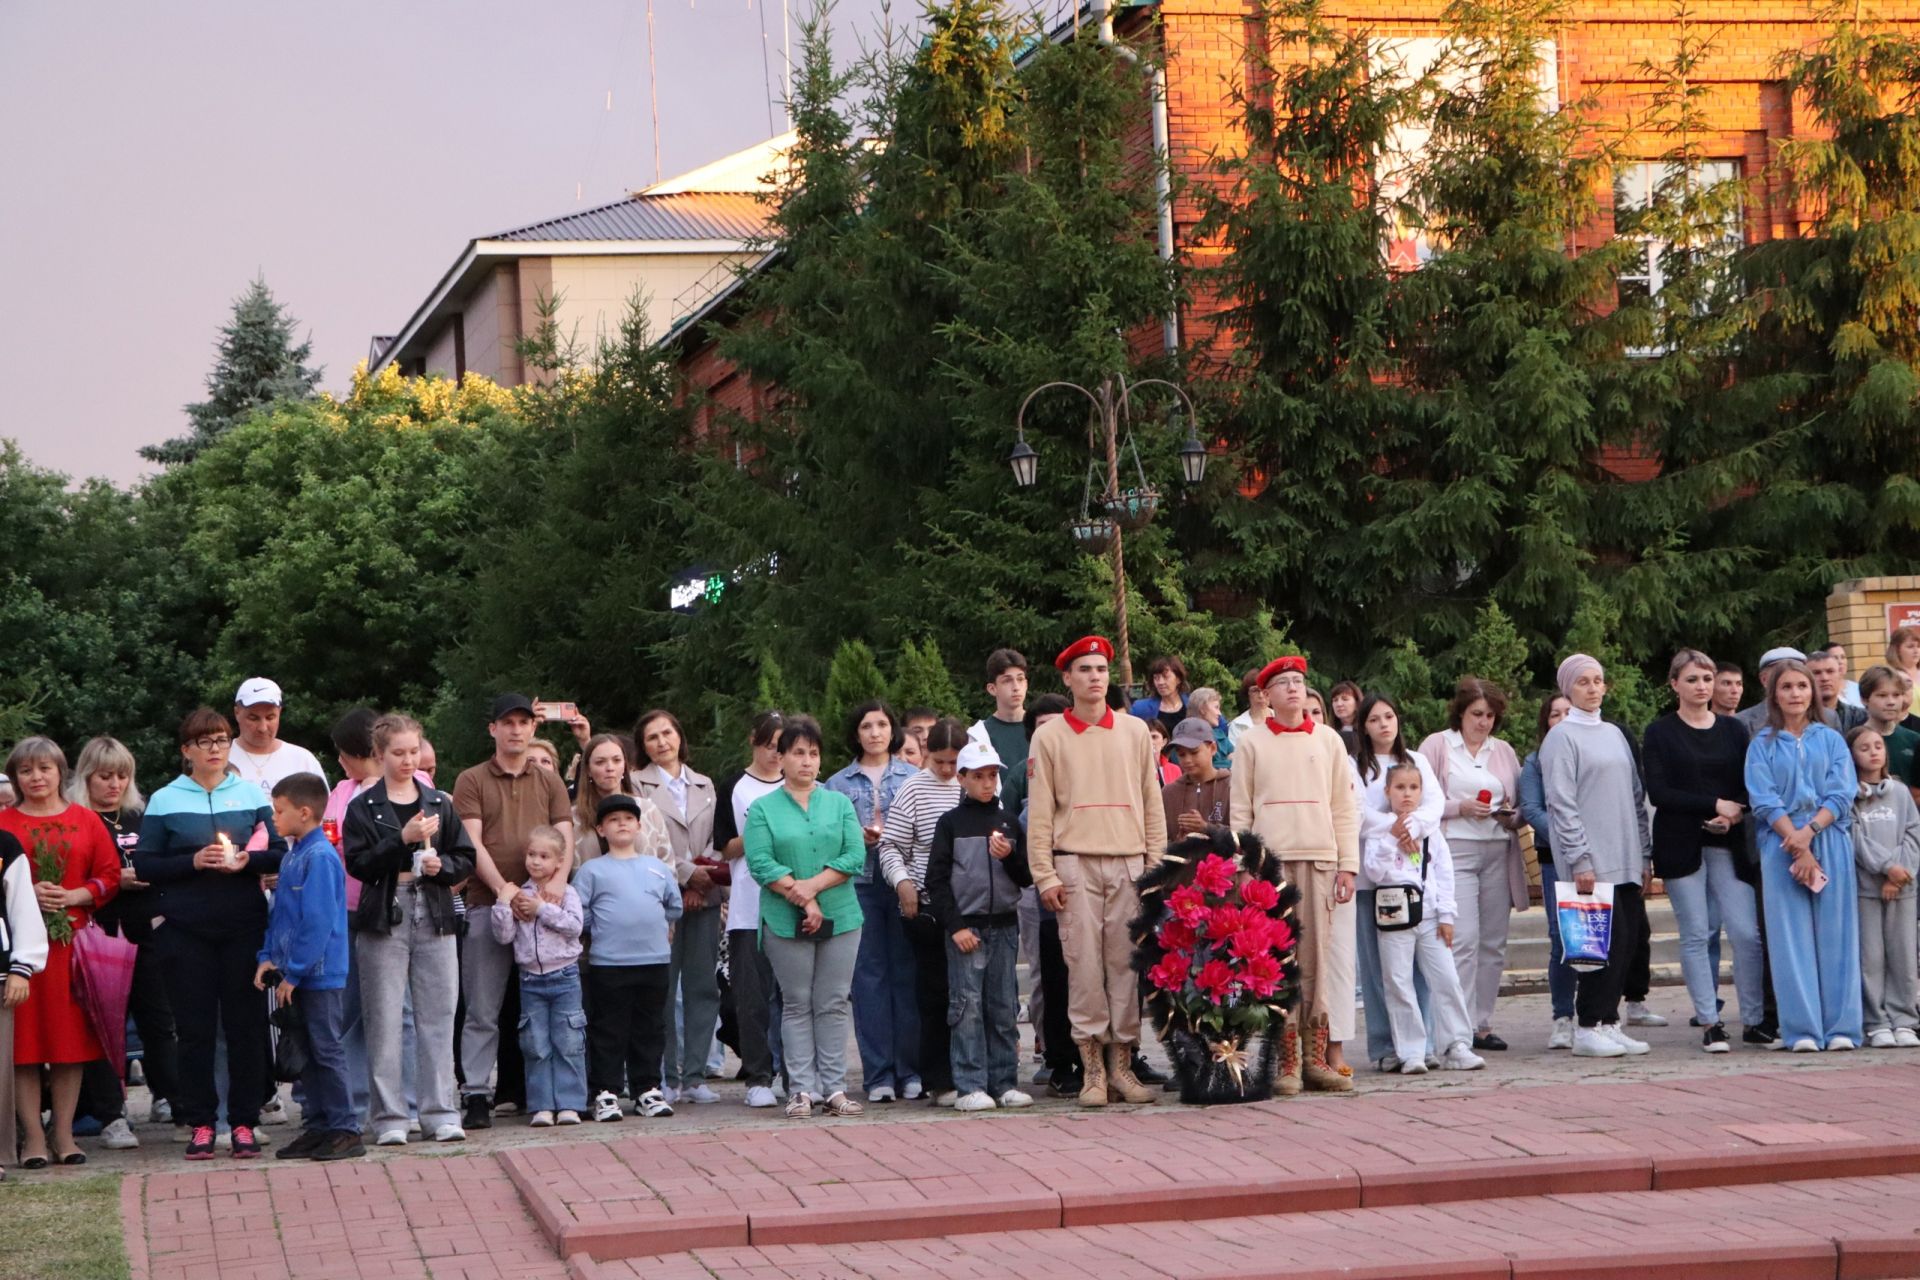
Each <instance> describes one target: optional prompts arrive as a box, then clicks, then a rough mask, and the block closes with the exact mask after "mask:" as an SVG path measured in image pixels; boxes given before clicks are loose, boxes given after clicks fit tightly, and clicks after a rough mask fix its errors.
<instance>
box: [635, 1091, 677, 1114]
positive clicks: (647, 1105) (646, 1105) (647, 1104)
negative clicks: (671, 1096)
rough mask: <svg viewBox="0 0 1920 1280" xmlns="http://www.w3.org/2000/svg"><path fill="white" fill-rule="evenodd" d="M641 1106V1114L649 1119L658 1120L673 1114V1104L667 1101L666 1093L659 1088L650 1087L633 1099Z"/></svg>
mask: <svg viewBox="0 0 1920 1280" xmlns="http://www.w3.org/2000/svg"><path fill="white" fill-rule="evenodd" d="M633 1104H634V1105H635V1106H636V1107H638V1108H640V1114H641V1115H643V1116H645V1117H646V1118H647V1119H649V1120H658V1119H660V1118H661V1117H663V1116H670V1115H672V1114H673V1106H672V1104H670V1103H669V1102H668V1101H667V1098H666V1095H665V1093H663V1092H662V1091H661V1090H659V1089H649V1090H647V1091H646V1092H645V1093H643V1094H641V1095H640V1096H639V1097H637V1098H635V1099H634V1100H633Z"/></svg>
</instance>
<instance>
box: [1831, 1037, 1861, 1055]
mask: <svg viewBox="0 0 1920 1280" xmlns="http://www.w3.org/2000/svg"><path fill="white" fill-rule="evenodd" d="M1854 1047H1855V1046H1854V1043H1853V1037H1852V1036H1834V1037H1833V1038H1832V1039H1830V1040H1828V1041H1827V1052H1828V1053H1845V1052H1846V1051H1847V1050H1849V1049H1852V1048H1854Z"/></svg>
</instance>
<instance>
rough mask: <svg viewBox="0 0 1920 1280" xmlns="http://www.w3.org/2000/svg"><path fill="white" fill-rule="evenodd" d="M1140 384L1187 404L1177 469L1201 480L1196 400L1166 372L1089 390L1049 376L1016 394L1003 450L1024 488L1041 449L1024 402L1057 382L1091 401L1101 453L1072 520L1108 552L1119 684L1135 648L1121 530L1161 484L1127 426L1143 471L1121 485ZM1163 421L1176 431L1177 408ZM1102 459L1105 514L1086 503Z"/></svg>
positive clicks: (1151, 505) (1127, 681) (1082, 538)
mask: <svg viewBox="0 0 1920 1280" xmlns="http://www.w3.org/2000/svg"><path fill="white" fill-rule="evenodd" d="M1142 387H1165V388H1166V389H1167V390H1168V391H1171V392H1172V393H1173V394H1174V395H1175V396H1177V397H1179V403H1180V404H1181V405H1184V406H1185V407H1186V416H1187V431H1186V437H1185V439H1183V440H1182V441H1181V443H1180V474H1181V478H1182V479H1183V480H1184V481H1185V482H1186V483H1187V484H1199V483H1200V481H1201V480H1202V479H1204V478H1205V476H1206V474H1207V450H1206V447H1205V446H1204V445H1202V444H1201V443H1200V437H1199V435H1198V433H1197V431H1196V430H1195V428H1194V425H1193V424H1194V423H1195V422H1197V421H1198V415H1197V414H1195V413H1194V410H1193V401H1192V400H1190V399H1188V397H1187V393H1186V392H1185V391H1182V390H1181V389H1180V388H1179V387H1177V386H1175V385H1174V384H1173V383H1171V382H1168V381H1166V380H1165V379H1163V378H1143V379H1141V380H1140V381H1139V382H1133V383H1129V382H1128V381H1127V380H1126V378H1125V377H1124V376H1115V377H1110V378H1103V379H1101V381H1100V385H1099V387H1098V388H1097V389H1095V390H1091V391H1090V390H1088V389H1087V388H1086V387H1083V386H1081V385H1080V384H1079V383H1077V382H1065V381H1061V382H1046V383H1042V384H1041V385H1039V386H1037V387H1035V388H1034V389H1033V390H1032V391H1029V392H1028V393H1027V397H1026V399H1024V400H1022V401H1021V402H1020V412H1019V413H1018V414H1016V415H1015V417H1014V443H1013V452H1012V453H1010V454H1008V455H1007V464H1008V465H1009V466H1010V467H1012V469H1013V482H1014V483H1015V484H1016V485H1018V486H1020V487H1021V488H1023V489H1024V488H1029V487H1031V486H1032V485H1033V483H1034V481H1035V480H1036V479H1038V477H1039V471H1040V455H1039V454H1038V453H1036V452H1035V451H1034V448H1033V446H1032V445H1030V444H1028V443H1027V428H1026V419H1027V406H1028V405H1030V404H1032V403H1033V401H1034V398H1035V397H1036V396H1038V395H1040V393H1041V392H1043V391H1051V390H1055V389H1060V390H1066V391H1078V392H1079V393H1080V394H1081V395H1083V396H1085V397H1086V398H1087V400H1088V401H1089V402H1090V403H1092V405H1093V410H1094V415H1095V417H1096V418H1097V419H1098V421H1099V424H1100V438H1099V439H1098V440H1096V439H1094V438H1093V431H1092V429H1091V428H1089V429H1088V433H1087V435H1088V439H1087V444H1088V447H1089V449H1090V450H1094V451H1096V452H1098V453H1099V454H1100V455H1101V457H1099V458H1089V460H1088V463H1087V489H1086V493H1085V494H1084V495H1083V496H1082V499H1081V505H1080V519H1078V520H1077V521H1075V522H1074V523H1073V525H1072V526H1071V527H1072V530H1073V536H1074V538H1075V539H1076V540H1077V541H1078V542H1079V543H1080V544H1081V546H1083V547H1085V548H1086V549H1087V550H1089V551H1094V552H1098V551H1102V550H1111V551H1112V552H1113V616H1114V626H1115V629H1116V630H1117V631H1118V632H1119V641H1120V684H1121V687H1122V688H1125V689H1127V690H1129V692H1130V691H1131V690H1132V687H1133V655H1132V651H1131V648H1130V646H1129V642H1128V638H1127V562H1126V549H1125V546H1124V542H1125V537H1124V533H1125V530H1127V529H1129V528H1132V529H1139V528H1143V527H1145V526H1146V524H1147V523H1148V522H1150V521H1151V520H1152V519H1153V516H1154V512H1155V510H1156V509H1157V508H1158V506H1159V500H1160V493H1159V490H1157V489H1155V488H1154V487H1153V486H1151V485H1149V484H1147V482H1146V475H1145V472H1144V471H1141V469H1140V451H1139V449H1137V448H1135V447H1134V444H1133V439H1132V435H1131V432H1130V431H1129V432H1128V434H1127V441H1126V443H1127V447H1128V448H1129V449H1131V450H1132V451H1133V462H1134V469H1135V471H1136V472H1137V473H1139V475H1140V487H1139V488H1137V489H1132V490H1128V491H1126V492H1122V491H1121V488H1120V444H1121V434H1122V428H1123V425H1124V426H1128V427H1130V426H1131V423H1132V394H1133V392H1135V391H1138V390H1139V389H1140V388H1142ZM1168 424H1169V426H1171V427H1172V428H1173V431H1174V433H1175V434H1176V435H1178V434H1179V431H1180V411H1179V408H1177V407H1176V408H1175V409H1174V410H1173V411H1172V412H1171V413H1170V414H1169V415H1168ZM1101 460H1104V461H1105V463H1106V480H1105V488H1104V489H1103V490H1102V491H1101V494H1100V509H1101V511H1102V512H1104V514H1103V515H1100V516H1095V515H1094V514H1093V513H1092V512H1091V510H1090V509H1089V507H1090V500H1091V496H1092V490H1093V479H1094V476H1095V474H1096V473H1097V470H1098V464H1099V462H1100V461H1101Z"/></svg>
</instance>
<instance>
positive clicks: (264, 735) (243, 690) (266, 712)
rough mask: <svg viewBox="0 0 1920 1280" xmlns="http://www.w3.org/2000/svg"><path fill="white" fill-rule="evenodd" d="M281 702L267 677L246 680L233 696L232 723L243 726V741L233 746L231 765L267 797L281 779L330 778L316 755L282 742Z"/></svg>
mask: <svg viewBox="0 0 1920 1280" xmlns="http://www.w3.org/2000/svg"><path fill="white" fill-rule="evenodd" d="M282 701H283V699H282V697H281V694H280V686H279V685H277V684H275V683H274V682H273V681H271V680H268V679H267V678H265V677H264V676H254V677H252V678H251V679H249V680H247V681H246V682H245V683H243V684H242V685H241V686H240V691H239V692H238V693H236V694H234V695H233V719H234V723H236V724H238V725H239V726H240V739H239V741H237V742H235V743H234V744H233V753H232V754H231V755H230V756H228V758H227V759H228V763H229V764H231V765H232V766H233V771H234V772H235V773H237V774H239V775H240V777H241V778H242V779H243V780H245V781H247V782H251V783H253V784H254V785H255V786H257V787H259V788H260V790H261V791H263V792H265V793H266V794H268V795H272V794H273V789H274V787H276V786H278V785H279V783H280V781H281V779H283V778H291V777H292V776H293V775H294V774H296V773H314V774H318V775H320V776H321V777H322V778H324V777H326V776H327V771H326V770H325V769H322V768H321V767H320V761H319V759H318V758H316V757H315V756H314V754H313V752H311V751H309V750H307V749H306V748H305V747H296V746H295V745H293V743H291V742H282V741H281V740H280V704H281V702H282Z"/></svg>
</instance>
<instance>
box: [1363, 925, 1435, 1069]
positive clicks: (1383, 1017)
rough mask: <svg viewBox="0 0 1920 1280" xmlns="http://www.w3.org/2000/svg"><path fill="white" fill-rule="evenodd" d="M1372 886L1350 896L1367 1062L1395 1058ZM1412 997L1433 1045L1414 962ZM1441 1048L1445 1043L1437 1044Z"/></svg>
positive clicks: (1423, 985)
mask: <svg viewBox="0 0 1920 1280" xmlns="http://www.w3.org/2000/svg"><path fill="white" fill-rule="evenodd" d="M1373 894H1374V891H1373V890H1372V889H1362V890H1360V892H1358V893H1356V894H1354V895H1353V899H1354V911H1353V936H1354V955H1355V957H1356V958H1357V959H1358V960H1359V962H1360V1003H1361V1007H1362V1008H1363V1009H1364V1010H1365V1012H1366V1017H1367V1061H1368V1062H1378V1061H1380V1060H1381V1059H1382V1058H1385V1057H1387V1056H1389V1055H1392V1056H1393V1057H1399V1056H1400V1055H1399V1054H1398V1053H1396V1052H1395V1051H1394V1047H1393V1016H1392V1012H1391V1010H1389V1009H1388V1008H1387V987H1386V983H1385V981H1384V980H1383V977H1382V975H1381V971H1380V931H1379V930H1378V929H1376V928H1374V927H1373ZM1413 996H1414V1000H1415V1002H1416V1004H1417V1007H1418V1008H1419V1010H1420V1021H1421V1022H1423V1023H1425V1024H1426V1028H1427V1044H1428V1048H1429V1049H1431V1048H1432V1045H1433V1010H1432V1009H1431V1007H1430V1006H1429V1002H1428V998H1427V975H1426V974H1424V973H1422V972H1421V971H1420V968H1419V966H1418V965H1416V966H1414V969H1413ZM1441 1047H1442V1048H1445V1047H1446V1046H1444V1045H1443V1046H1441Z"/></svg>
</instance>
